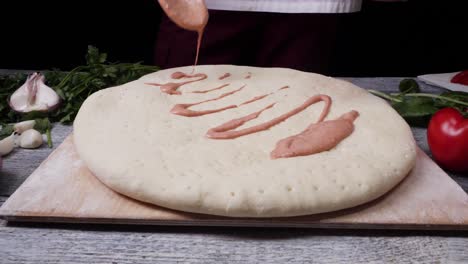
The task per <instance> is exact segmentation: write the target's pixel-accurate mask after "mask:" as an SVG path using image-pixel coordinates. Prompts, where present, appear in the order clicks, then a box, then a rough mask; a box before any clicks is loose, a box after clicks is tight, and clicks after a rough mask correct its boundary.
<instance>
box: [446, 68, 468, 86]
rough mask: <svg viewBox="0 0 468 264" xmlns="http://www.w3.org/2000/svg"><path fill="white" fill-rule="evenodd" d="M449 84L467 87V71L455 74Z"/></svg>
mask: <svg viewBox="0 0 468 264" xmlns="http://www.w3.org/2000/svg"><path fill="white" fill-rule="evenodd" d="M450 82H453V83H459V84H463V85H468V71H462V72H459V73H457V74H456V75H455V76H453V78H452V79H451V80H450Z"/></svg>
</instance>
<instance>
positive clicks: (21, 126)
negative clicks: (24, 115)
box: [13, 120, 36, 134]
mask: <svg viewBox="0 0 468 264" xmlns="http://www.w3.org/2000/svg"><path fill="white" fill-rule="evenodd" d="M35 125H36V121H35V120H27V121H23V122H19V123H16V124H15V125H14V126H13V129H14V130H15V132H17V133H20V134H21V133H23V132H24V131H26V130H29V129H32V128H34V126H35Z"/></svg>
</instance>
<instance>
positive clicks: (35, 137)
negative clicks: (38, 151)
mask: <svg viewBox="0 0 468 264" xmlns="http://www.w3.org/2000/svg"><path fill="white" fill-rule="evenodd" d="M19 139H20V140H19V146H20V147H22V148H28V149H32V148H38V147H40V146H41V145H42V142H43V140H42V135H41V133H39V131H37V130H34V129H29V130H26V131H24V132H23V133H22V134H21V136H20V137H19Z"/></svg>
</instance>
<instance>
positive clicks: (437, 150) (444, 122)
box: [427, 108, 468, 172]
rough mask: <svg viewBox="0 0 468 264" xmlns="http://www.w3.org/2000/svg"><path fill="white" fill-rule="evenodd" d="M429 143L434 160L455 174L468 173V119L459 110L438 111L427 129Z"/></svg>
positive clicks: (446, 109) (445, 109)
mask: <svg viewBox="0 0 468 264" xmlns="http://www.w3.org/2000/svg"><path fill="white" fill-rule="evenodd" d="M427 141H428V143H429V148H430V149H431V152H432V156H433V157H434V159H435V160H436V161H437V162H438V163H439V164H440V165H441V166H442V167H444V168H446V169H448V170H451V171H454V172H468V119H465V118H464V117H463V116H462V115H461V114H460V112H458V110H456V109H454V108H444V109H441V110H439V111H437V112H436V113H435V114H434V115H433V116H432V118H431V121H430V122H429V127H428V128H427Z"/></svg>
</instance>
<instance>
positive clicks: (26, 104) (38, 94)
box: [8, 72, 60, 113]
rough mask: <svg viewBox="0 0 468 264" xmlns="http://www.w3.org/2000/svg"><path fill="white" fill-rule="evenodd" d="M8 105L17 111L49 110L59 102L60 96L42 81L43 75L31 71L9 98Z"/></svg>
mask: <svg viewBox="0 0 468 264" xmlns="http://www.w3.org/2000/svg"><path fill="white" fill-rule="evenodd" d="M8 103H9V104H10V107H11V108H12V109H13V110H14V111H17V112H21V113H27V112H31V111H50V110H53V109H54V108H56V107H57V106H58V105H59V103H60V97H59V96H58V94H57V93H56V92H55V91H54V90H53V89H52V88H50V87H49V86H47V85H45V83H44V75H42V74H41V73H38V72H36V73H33V74H31V75H29V76H28V79H27V80H26V82H25V83H24V84H23V85H22V86H21V87H20V88H18V89H17V90H16V91H15V92H14V93H13V94H12V95H11V96H10V99H9V102H8Z"/></svg>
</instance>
